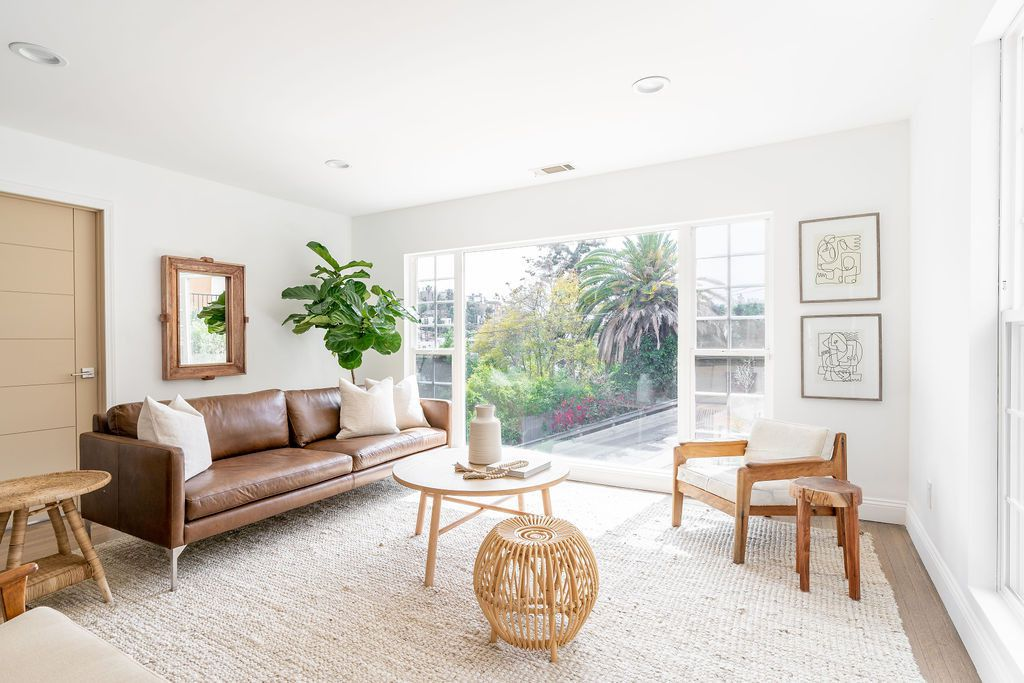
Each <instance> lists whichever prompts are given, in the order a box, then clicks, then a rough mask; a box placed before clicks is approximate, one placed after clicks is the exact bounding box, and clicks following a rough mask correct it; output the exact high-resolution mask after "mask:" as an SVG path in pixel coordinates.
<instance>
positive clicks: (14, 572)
mask: <svg viewBox="0 0 1024 683" xmlns="http://www.w3.org/2000/svg"><path fill="white" fill-rule="evenodd" d="M37 569H39V565H37V564H36V563H35V562H29V563H28V564H23V565H21V566H20V567H15V568H14V569H8V570H7V571H5V572H0V601H2V602H3V608H4V621H10V620H11V619H13V618H14V617H16V616H18V615H19V614H22V613H24V611H25V589H26V587H27V584H28V575H29V574H32V573H34V572H35V571H36V570H37Z"/></svg>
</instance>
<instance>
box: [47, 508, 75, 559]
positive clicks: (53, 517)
mask: <svg viewBox="0 0 1024 683" xmlns="http://www.w3.org/2000/svg"><path fill="white" fill-rule="evenodd" d="M46 514H47V515H49V516H50V525H51V526H52V527H53V536H54V538H56V539H57V552H59V553H60V554H61V555H70V554H71V544H70V543H69V542H68V529H67V527H66V526H64V520H63V518H61V516H60V510H59V509H58V508H57V506H56V505H54V506H53V507H48V508H47V509H46Z"/></svg>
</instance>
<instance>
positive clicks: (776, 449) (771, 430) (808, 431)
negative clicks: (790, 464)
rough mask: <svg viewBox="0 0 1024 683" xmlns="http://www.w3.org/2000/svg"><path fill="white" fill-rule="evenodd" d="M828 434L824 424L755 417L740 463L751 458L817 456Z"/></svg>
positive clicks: (758, 460) (771, 458)
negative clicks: (805, 423) (758, 418)
mask: <svg viewBox="0 0 1024 683" xmlns="http://www.w3.org/2000/svg"><path fill="white" fill-rule="evenodd" d="M827 438H828V429H827V428H826V427H812V426H811V425H802V424H795V423H793V422H782V421H780V420H755V421H754V426H753V427H752V428H751V430H750V438H749V439H747V449H746V451H745V452H744V454H743V464H747V463H751V462H772V461H773V460H789V459H791V458H821V459H822V460H824V459H826V458H825V457H823V451H824V449H825V440H826V439H827Z"/></svg>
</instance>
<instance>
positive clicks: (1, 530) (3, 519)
mask: <svg viewBox="0 0 1024 683" xmlns="http://www.w3.org/2000/svg"><path fill="white" fill-rule="evenodd" d="M10 518H11V511H10V510H8V511H7V512H0V541H2V540H4V534H6V533H7V520H9V519H10ZM5 569H6V567H5Z"/></svg>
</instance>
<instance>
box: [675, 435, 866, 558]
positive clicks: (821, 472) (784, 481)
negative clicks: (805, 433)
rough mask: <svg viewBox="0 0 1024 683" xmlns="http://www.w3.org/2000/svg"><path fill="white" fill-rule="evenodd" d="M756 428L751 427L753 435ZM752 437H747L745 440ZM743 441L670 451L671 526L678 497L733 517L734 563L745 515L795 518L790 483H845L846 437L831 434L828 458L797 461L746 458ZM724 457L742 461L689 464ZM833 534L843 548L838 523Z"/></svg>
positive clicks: (678, 513) (826, 511)
mask: <svg viewBox="0 0 1024 683" xmlns="http://www.w3.org/2000/svg"><path fill="white" fill-rule="evenodd" d="M765 422H768V421H765ZM775 424H776V425H779V424H782V425H785V423H775ZM757 426H758V425H757V424H755V431H756V430H757ZM793 426H795V427H800V426H799V425H793ZM754 437H755V434H754V433H752V434H751V439H753V438H754ZM822 439H824V435H822ZM749 443H750V442H748V441H746V440H735V441H691V442H687V443H681V444H679V445H678V446H676V448H675V453H674V465H673V469H672V481H673V486H672V526H674V527H677V526H679V525H680V523H681V522H682V518H683V497H684V496H689V497H691V498H696V499H697V500H699V501H701V502H703V503H707V504H708V505H710V506H712V507H715V508H718V509H719V510H721V511H722V512H725V513H727V514H730V515H732V516H733V517H735V519H736V532H735V536H734V538H733V551H732V561H733V562H735V563H736V564H743V560H744V558H745V555H746V547H747V522H748V520H749V519H750V515H762V516H780V517H781V516H795V515H796V501H794V500H793V499H792V498H791V497H790V495H789V482H790V480H792V479H795V478H797V477H822V476H826V477H827V476H831V477H834V478H836V479H843V480H845V479H846V434H843V433H838V434H836V435H835V439H834V440H833V443H832V456H831V457H830V458H828V459H824V458H822V457H820V456H819V455H817V454H815V455H813V456H808V455H806V453H804V454H801V456H800V457H792V458H785V457H781V458H780V457H774V458H772V459H765V460H752V459H749V458H748V457H747V456H748V455H749V454H748V445H749ZM819 452H820V448H819ZM729 456H744V462H743V463H742V464H735V465H717V466H710V467H703V468H701V467H695V466H694V463H692V461H693V460H695V459H698V458H721V457H729ZM812 513H813V514H815V515H833V516H835V514H836V513H835V510H834V509H833V508H831V507H815V508H813V509H812ZM836 532H837V534H838V537H839V538H838V540H839V545H843V543H844V538H843V528H842V525H841V524H838V519H837V524H836Z"/></svg>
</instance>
